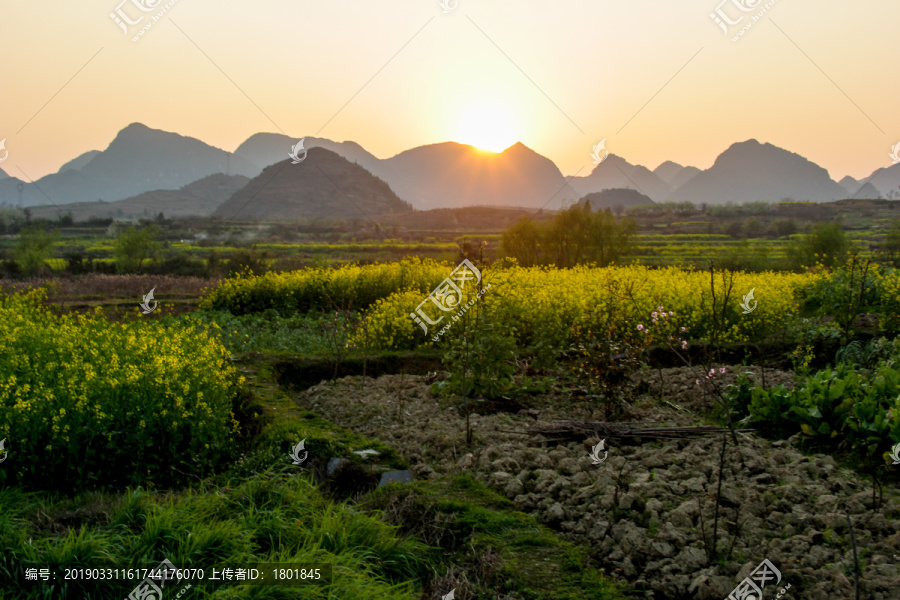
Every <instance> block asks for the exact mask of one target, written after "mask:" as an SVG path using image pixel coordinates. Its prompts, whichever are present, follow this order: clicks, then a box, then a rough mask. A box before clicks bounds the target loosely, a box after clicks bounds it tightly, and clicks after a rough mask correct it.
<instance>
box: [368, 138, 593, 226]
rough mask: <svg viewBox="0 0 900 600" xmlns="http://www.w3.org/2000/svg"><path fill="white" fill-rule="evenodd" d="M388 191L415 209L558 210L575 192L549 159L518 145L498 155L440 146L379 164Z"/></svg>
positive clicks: (447, 144) (454, 145) (446, 144)
mask: <svg viewBox="0 0 900 600" xmlns="http://www.w3.org/2000/svg"><path fill="white" fill-rule="evenodd" d="M383 163H384V165H385V166H386V167H387V170H386V171H384V172H383V173H384V175H385V177H386V178H387V181H388V183H390V185H391V188H392V189H393V190H394V191H395V192H397V194H398V195H399V196H401V197H402V198H404V199H405V200H407V201H408V202H410V203H412V205H413V206H415V207H416V208H417V209H422V210H427V209H431V208H449V207H460V206H476V205H492V206H505V207H522V208H542V207H546V208H548V209H556V208H559V207H560V206H561V205H562V200H563V199H568V200H575V199H576V198H577V197H578V192H577V191H576V190H574V189H572V188H571V187H569V186H568V185H567V184H566V179H565V177H563V174H562V173H561V172H560V170H559V169H558V168H557V167H556V165H555V164H554V163H553V161H551V160H550V159H548V158H546V157H544V156H541V155H540V154H538V153H537V152H535V151H534V150H531V149H530V148H528V147H527V146H525V145H524V144H522V143H521V142H519V143H517V144H514V145H512V146H510V147H509V148H507V149H506V150H504V151H503V152H500V153H497V154H495V153H492V152H485V151H483V150H479V149H477V148H474V147H472V146H467V145H464V144H457V143H455V142H444V143H441V144H431V145H428V146H419V147H417V148H413V149H411V150H407V151H405V152H401V153H400V154H398V155H397V156H394V157H392V158H389V159H386V160H385V161H383Z"/></svg>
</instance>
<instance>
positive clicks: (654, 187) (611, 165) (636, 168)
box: [571, 154, 674, 202]
mask: <svg viewBox="0 0 900 600" xmlns="http://www.w3.org/2000/svg"><path fill="white" fill-rule="evenodd" d="M673 164H674V163H673ZM571 184H572V187H573V188H575V189H576V190H578V192H579V197H584V196H587V195H588V194H593V193H595V192H602V191H603V190H609V189H616V188H627V189H632V190H635V189H636V190H637V191H639V192H640V193H642V194H644V195H645V196H649V197H650V198H651V199H652V200H653V201H654V202H665V201H666V199H667V198H668V197H669V195H670V194H671V193H672V187H671V186H670V185H669V184H668V183H666V182H665V181H663V180H662V179H660V177H659V176H658V175H656V174H655V173H654V172H653V171H651V170H650V169H648V168H647V167H642V166H640V165H633V164H631V163H629V162H628V161H627V160H625V159H624V158H622V157H620V156H616V155H615V154H610V155H609V156H607V157H606V159H605V160H604V161H603V162H602V163H600V164H599V165H597V166H596V167H594V170H593V171H591V174H590V175H588V176H587V177H573V178H572V180H571Z"/></svg>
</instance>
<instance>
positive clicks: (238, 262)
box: [228, 249, 269, 277]
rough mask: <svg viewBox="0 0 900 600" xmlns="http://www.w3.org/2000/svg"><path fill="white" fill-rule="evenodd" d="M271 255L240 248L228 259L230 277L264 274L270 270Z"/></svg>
mask: <svg viewBox="0 0 900 600" xmlns="http://www.w3.org/2000/svg"><path fill="white" fill-rule="evenodd" d="M268 258H269V255H268V253H267V252H265V251H263V252H257V251H256V250H253V249H250V250H238V251H236V252H234V253H233V254H232V255H231V256H230V257H229V259H228V277H238V276H241V275H248V274H249V275H264V274H265V273H266V272H268V270H269V264H268Z"/></svg>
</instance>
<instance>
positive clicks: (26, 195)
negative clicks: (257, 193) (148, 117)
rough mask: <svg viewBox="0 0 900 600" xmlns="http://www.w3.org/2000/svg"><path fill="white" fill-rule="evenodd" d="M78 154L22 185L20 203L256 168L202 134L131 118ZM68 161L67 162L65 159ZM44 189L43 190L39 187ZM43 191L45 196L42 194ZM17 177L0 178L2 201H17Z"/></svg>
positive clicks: (80, 198) (97, 195)
mask: <svg viewBox="0 0 900 600" xmlns="http://www.w3.org/2000/svg"><path fill="white" fill-rule="evenodd" d="M85 160H86V157H85V155H82V156H80V157H78V158H77V159H75V163H76V165H75V166H78V165H79V164H81V165H82V166H81V168H80V169H77V168H68V169H66V170H61V171H60V172H59V173H54V174H52V175H47V176H45V177H41V178H40V179H38V180H37V182H36V183H37V185H36V186H35V185H32V184H30V183H28V184H26V185H25V188H24V189H23V190H22V204H23V206H35V205H39V204H48V202H47V197H49V198H50V199H51V201H52V203H55V204H57V205H62V204H71V203H74V202H96V201H97V200H98V199H102V200H104V201H107V202H111V201H115V200H122V199H124V198H130V197H132V196H135V195H137V194H141V193H143V192H149V191H153V190H160V189H179V188H181V187H182V186H185V185H188V184H190V183H192V182H194V181H197V180H199V179H202V178H203V177H206V176H207V175H212V174H214V173H225V172H226V171H228V170H229V168H230V172H231V173H239V174H245V175H246V174H248V173H250V174H252V173H253V171H254V170H255V168H254V167H253V165H251V164H250V163H247V162H246V161H244V160H243V159H241V158H238V157H233V156H232V155H231V153H230V152H226V151H224V150H220V149H218V148H214V147H212V146H210V145H208V144H205V143H203V142H201V141H200V140H197V139H194V138H190V137H185V136H181V135H178V134H177V133H169V132H167V131H160V130H157V129H150V128H149V127H147V126H146V125H141V124H140V123H132V124H131V125H129V126H128V127H126V128H125V129H123V130H122V131H120V132H119V133H118V135H116V138H115V139H114V140H113V141H112V143H110V145H109V147H107V148H106V149H105V150H103V151H102V152H99V153H98V154H95V155H94V156H93V157H91V158H90V159H89V160H87V162H85ZM69 164H70V165H71V163H69ZM42 191H43V193H42ZM44 194H46V196H45V195H44ZM18 200H19V193H18V190H17V189H16V181H9V180H3V181H0V203H4V202H5V203H8V204H17V203H18Z"/></svg>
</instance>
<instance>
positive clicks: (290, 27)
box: [0, 0, 900, 181]
mask: <svg viewBox="0 0 900 600" xmlns="http://www.w3.org/2000/svg"><path fill="white" fill-rule="evenodd" d="M770 4H772V6H771V7H769V8H767V9H765V10H763V8H764V5H762V4H758V3H757V4H754V3H753V2H748V3H747V5H749V6H759V11H755V12H745V13H742V12H741V11H739V10H737V9H736V8H734V6H733V5H732V4H731V3H721V4H719V5H718V7H717V6H716V3H715V2H707V1H706V0H691V1H690V2H686V3H683V4H681V5H679V6H678V7H672V6H666V7H659V6H656V5H654V4H653V3H650V2H635V3H629V4H628V5H623V4H618V5H617V4H603V5H597V4H594V3H587V2H575V1H571V2H562V3H558V4H552V5H551V4H550V3H538V4H536V5H529V6H523V5H521V4H520V3H514V2H511V1H502V2H497V3H492V4H491V5H485V4H483V3H476V2H467V1H466V0H460V1H459V2H458V3H457V4H456V5H452V6H453V8H451V9H449V10H447V11H446V12H444V11H443V10H442V4H441V3H439V2H437V1H434V2H416V3H413V2H398V3H396V4H395V5H394V6H392V7H390V8H385V7H379V6H375V5H362V6H357V5H353V6H351V5H349V4H345V3H334V4H331V5H309V6H303V5H294V4H291V3H288V2H280V1H279V2H275V3H273V4H272V6H270V7H268V9H267V10H266V11H264V12H260V13H256V14H255V13H254V10H253V9H248V8H247V7H244V6H241V5H239V4H237V3H222V4H220V5H217V6H216V8H215V9H212V10H211V9H210V8H209V7H207V6H201V5H200V4H198V3H192V2H191V1H190V0H179V1H178V2H169V3H168V4H162V3H160V2H159V0H157V2H156V3H154V2H153V1H152V0H145V2H144V5H145V6H148V7H151V8H152V9H151V8H147V9H142V10H140V9H138V8H136V6H137V4H136V0H135V2H134V3H133V2H122V3H120V4H119V5H118V7H117V6H116V5H115V4H114V3H108V2H106V1H105V0H104V1H103V2H100V1H99V0H91V1H89V2H87V3H85V4H82V5H79V6H78V7H74V6H70V5H59V6H55V7H51V8H48V7H46V6H37V5H8V6H3V7H0V16H2V18H3V21H4V22H5V23H15V24H16V27H15V28H14V29H12V30H11V31H10V32H9V34H8V38H7V42H8V44H9V45H10V47H14V48H16V49H17V50H18V56H21V57H22V58H18V59H15V60H6V61H4V62H3V64H2V65H0V77H2V79H3V80H4V81H5V82H7V89H8V91H7V92H6V93H5V94H4V97H3V110H2V112H0V139H5V150H6V151H7V152H8V153H9V155H8V157H7V159H6V160H4V162H3V163H2V164H0V168H2V169H4V171H5V172H6V173H7V174H9V175H10V176H13V177H18V178H20V179H23V180H26V181H27V180H28V179H31V180H36V179H39V178H40V177H42V176H45V175H47V174H50V173H55V172H56V171H57V170H58V169H59V168H60V166H62V165H63V164H65V163H66V162H68V161H69V160H71V159H73V158H75V157H76V156H79V155H81V154H83V153H84V152H88V151H91V150H103V149H104V148H105V147H106V146H107V145H108V144H109V142H110V141H111V140H112V139H113V138H114V136H115V134H116V133H117V132H118V131H120V130H121V129H123V128H124V127H126V126H127V125H128V124H129V123H134V122H140V123H143V124H145V125H147V126H148V127H150V128H153V129H159V130H163V131H170V132H174V133H178V134H180V135H184V136H188V137H193V138H196V139H199V140H201V141H203V142H205V143H207V144H209V145H212V146H214V147H217V148H221V149H222V150H225V151H227V152H233V151H234V149H236V148H237V147H238V145H239V144H241V143H242V142H243V141H244V140H246V139H247V138H248V137H250V136H251V135H253V134H255V133H259V132H267V131H268V132H273V133H282V134H285V135H291V136H294V137H296V138H297V139H300V138H302V137H303V136H311V137H321V138H326V139H330V140H334V141H354V142H356V143H358V144H360V145H361V146H362V147H363V148H365V149H366V150H368V151H369V152H371V153H372V154H374V155H375V156H377V157H379V158H388V157H392V156H395V155H397V154H398V153H400V152H403V151H405V150H408V149H411V148H415V147H418V146H423V145H429V144H435V143H441V142H444V141H453V142H457V143H461V144H467V145H472V146H475V147H477V148H481V149H483V150H487V151H491V152H500V151H502V150H504V149H506V148H508V147H509V146H511V145H514V144H515V143H516V142H521V143H523V144H524V145H526V146H527V147H529V148H531V149H532V150H534V151H535V152H537V153H539V154H541V155H543V156H546V157H547V158H549V159H550V160H552V161H553V162H554V163H555V164H557V165H558V166H559V168H560V170H561V171H562V172H563V174H564V175H566V176H573V175H576V174H577V175H579V176H584V175H586V174H587V173H588V172H590V170H591V169H592V168H593V163H592V161H591V158H590V153H591V149H592V147H593V146H594V145H595V144H597V143H598V142H600V141H601V140H604V139H605V140H606V149H607V150H608V152H610V153H611V154H615V155H617V156H621V157H624V158H626V159H627V160H628V161H629V162H630V163H632V164H640V165H645V166H647V167H648V168H650V169H653V168H655V166H657V165H659V164H661V163H663V162H665V161H669V160H671V161H674V162H676V163H678V164H681V165H685V166H694V167H697V168H699V169H701V170H702V169H707V168H709V167H710V166H711V165H712V164H713V161H714V160H715V158H716V157H717V156H718V155H719V154H720V153H721V152H723V151H724V150H725V149H727V148H728V147H729V146H731V145H732V144H734V143H738V142H742V141H746V140H750V139H756V140H759V141H760V142H762V143H771V144H772V145H775V146H777V147H780V148H784V149H786V150H788V151H790V152H794V153H797V154H800V155H802V156H804V157H806V158H808V159H809V160H811V161H813V162H815V163H816V164H819V165H821V166H822V167H824V168H825V169H827V170H828V172H829V174H830V175H831V177H832V178H833V179H835V180H836V181H837V180H840V179H841V178H842V177H844V176H846V175H850V176H852V177H854V178H856V179H862V178H864V177H866V176H868V175H869V174H870V173H872V172H873V171H875V170H876V169H878V168H881V167H887V166H890V165H891V164H892V162H891V159H890V156H889V155H890V152H891V150H892V148H893V147H894V145H895V144H897V143H898V142H900V115H898V114H897V112H896V111H895V110H893V102H894V99H895V98H896V97H897V96H898V92H900V83H898V82H896V81H894V80H891V78H890V77H889V75H888V74H889V73H891V72H896V71H897V70H898V68H897V67H898V66H900V65H898V64H897V63H898V62H900V58H898V57H897V56H896V53H893V52H888V51H886V49H885V48H884V44H883V42H882V40H887V39H890V37H891V32H890V29H891V23H893V22H896V21H897V20H898V19H897V18H896V17H900V6H898V5H896V3H889V2H887V1H886V0H880V1H878V2H876V3H874V4H873V5H872V6H870V7H868V9H867V11H858V10H853V9H849V8H846V7H841V10H828V9H827V8H822V7H817V8H818V9H819V10H816V11H812V10H810V9H809V7H806V6H802V5H800V4H799V3H791V2H788V1H786V0H781V1H780V2H775V3H770ZM447 6H448V7H450V6H451V5H447ZM717 11H718V12H717ZM760 11H762V13H761V16H759V17H757V16H756V15H757V13H758V12H760ZM272 14H278V15H279V18H278V19H270V18H268V17H267V15H272ZM871 14H878V15H880V17H881V18H879V19H871V18H870V15H871ZM117 15H118V16H117ZM716 15H720V16H722V15H724V17H727V18H728V20H729V21H735V22H739V24H743V23H750V22H751V19H754V18H755V19H756V21H754V22H752V27H751V28H746V26H745V27H744V28H743V29H745V30H744V31H743V33H739V32H740V30H741V29H742V28H741V27H740V26H739V25H734V26H730V25H728V26H726V25H723V24H721V23H720V22H717V19H718V21H722V19H721V18H718V17H717V16H716ZM892 16H893V17H895V18H891V17H892ZM120 17H121V18H120ZM125 17H127V18H128V19H129V20H130V21H133V22H135V23H136V24H134V25H131V24H129V23H128V21H126V20H125ZM154 18H155V19H156V21H155V22H153V23H152V27H149V28H146V25H144V30H143V33H139V32H140V31H141V29H142V28H141V25H143V24H144V23H149V22H151V19H154ZM117 19H118V21H119V22H117ZM724 31H728V34H726V33H724ZM125 32H127V33H125ZM853 32H864V33H860V34H859V35H856V36H855V37H854V36H853ZM536 34H537V35H536ZM732 34H734V35H732ZM838 37H839V38H840V39H841V40H842V44H839V45H837V44H833V43H831V42H832V40H833V39H835V38H838ZM732 38H735V39H737V40H738V41H732ZM132 39H137V41H132ZM611 58H612V60H610V59H611ZM867 62H874V63H876V64H878V65H879V66H882V65H883V67H882V68H880V69H878V70H876V71H875V75H871V74H868V73H869V72H870V70H869V69H860V68H859V65H861V64H865V63H867ZM638 75H639V76H638ZM773 106H777V109H775V110H773Z"/></svg>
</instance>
